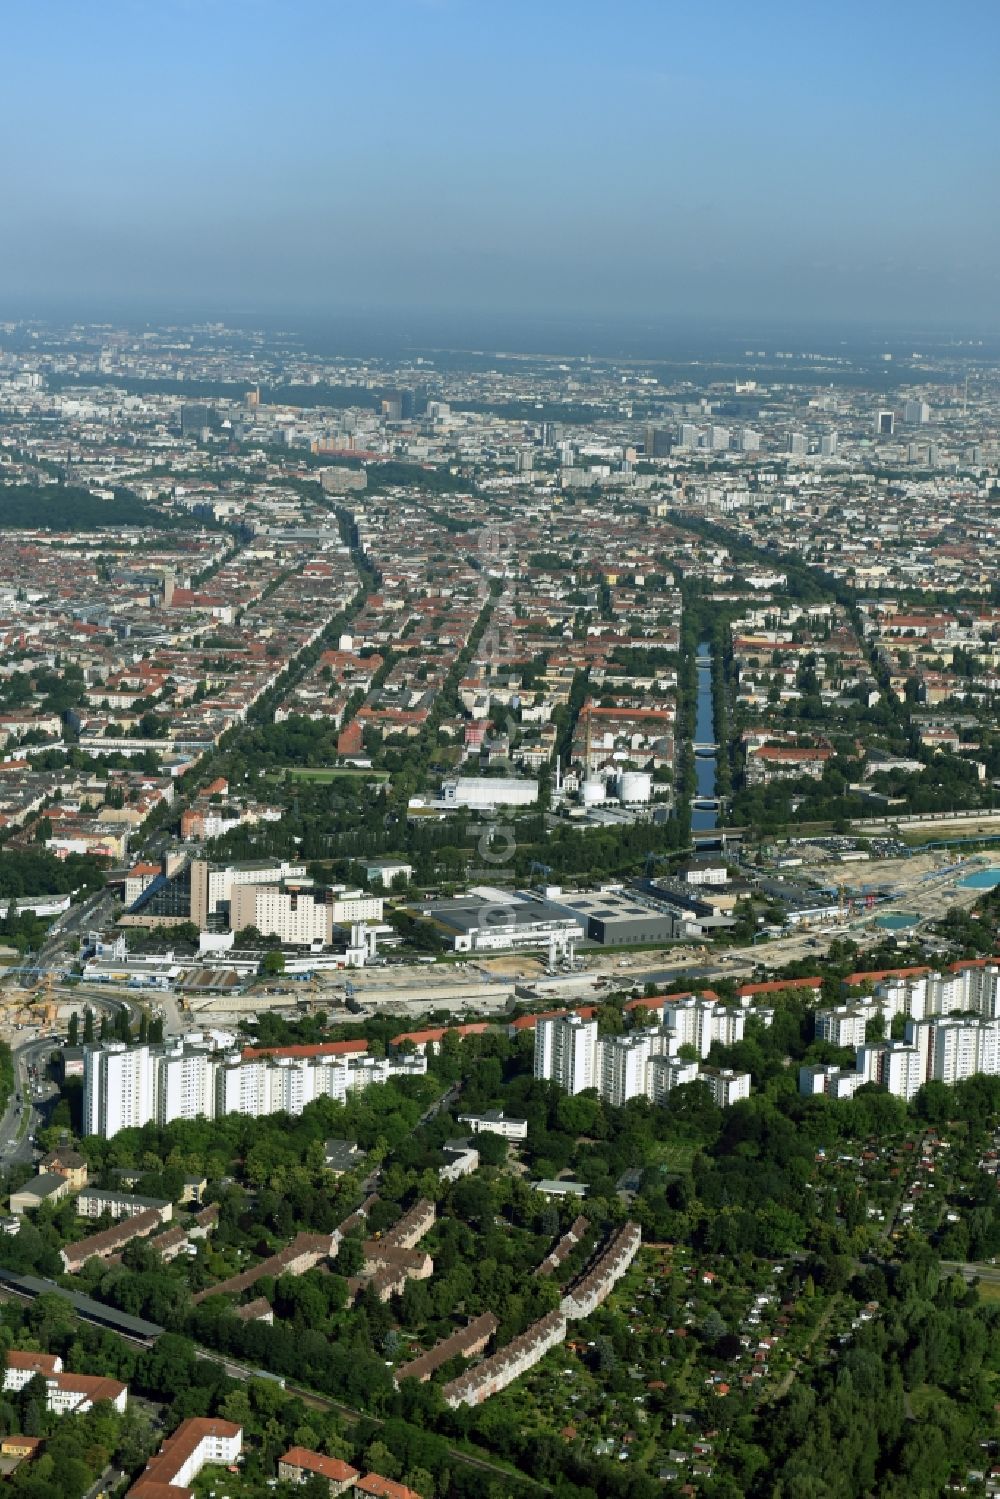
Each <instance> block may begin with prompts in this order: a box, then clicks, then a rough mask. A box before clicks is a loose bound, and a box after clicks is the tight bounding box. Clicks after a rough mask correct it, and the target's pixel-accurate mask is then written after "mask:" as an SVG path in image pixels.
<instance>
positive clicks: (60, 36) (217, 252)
mask: <svg viewBox="0 0 1000 1499" xmlns="http://www.w3.org/2000/svg"><path fill="white" fill-rule="evenodd" d="M998 44H1000V6H998V5H997V4H996V3H995V0H953V3H951V4H949V5H947V6H945V5H941V4H931V3H927V0H910V3H903V0H877V3H876V4H874V5H873V4H871V0H868V3H865V4H862V3H856V0H838V3H837V4H835V5H834V4H820V3H813V4H809V3H807V0H804V3H800V4H797V5H792V4H787V3H785V0H764V3H763V4H757V5H753V4H749V3H746V0H743V3H732V0H716V3H715V4H714V5H711V6H708V5H704V4H701V5H699V4H693V3H687V0H658V3H651V0H617V3H612V0H607V3H592V0H533V3H529V0H365V3H358V0H283V3H280V4H279V3H276V0H241V3H235V0H160V3H153V0H98V3H93V4H89V5H82V4H80V3H79V0H34V3H32V4H31V5H11V6H9V7H6V8H5V13H4V44H3V56H4V62H3V87H2V89H0V129H2V131H3V140H4V155H3V163H4V164H3V171H2V175H0V207H2V226H0V310H6V309H7V308H11V309H15V310H17V309H21V308H23V307H26V306H32V305H37V306H38V308H39V310H44V309H45V307H47V306H53V305H59V306H62V307H66V308H69V307H73V306H76V305H79V307H80V310H81V312H86V311H87V310H89V309H90V308H96V307H99V306H106V307H107V308H108V310H109V312H113V311H114V310H115V309H116V308H118V307H121V308H132V309H146V310H148V311H149V313H150V315H155V314H156V313H157V312H158V311H159V310H161V309H168V308H169V309H172V310H173V309H183V308H185V307H190V308H191V309H192V310H193V311H194V310H197V311H199V312H206V311H216V312H217V313H218V315H224V314H225V313H226V312H227V311H230V310H247V311H254V310H259V311H260V312H261V313H268V314H271V315H281V314H282V313H283V312H288V313H289V314H290V315H291V314H296V315H302V314H306V315H308V314H310V313H311V312H313V311H326V310H330V311H332V310H336V309H340V308H353V309H358V308H362V309H363V308H366V307H370V308H374V309H383V310H386V309H388V310H391V309H394V308H398V309H418V310H423V311H424V312H427V313H429V314H433V313H434V312H436V311H446V312H449V313H452V314H461V313H463V312H464V311H470V312H477V313H478V312H487V313H490V314H498V315H500V316H506V315H511V316H513V315H515V314H516V315H517V316H523V317H532V316H550V315H558V316H560V317H572V316H573V315H575V314H578V313H579V314H583V313H586V314H587V315H588V316H594V317H606V318H610V319H614V318H616V317H620V318H623V319H643V318H650V319H660V318H662V319H670V318H675V317H684V318H695V319H697V318H699V317H711V318H716V319H723V320H724V319H726V318H744V319H749V318H751V317H753V318H757V319H767V318H775V319H778V318H780V319H783V320H788V321H791V322H795V321H799V322H802V323H811V322H813V323H814V322H830V321H836V320H838V319H845V320H850V321H852V322H855V323H862V322H876V323H877V322H885V323H887V324H888V323H896V324H899V323H906V324H909V325H911V326H933V325H948V324H949V323H954V324H956V325H959V324H961V325H963V326H971V327H982V328H983V329H984V330H996V329H998V328H1000V254H998V250H997V246H998V238H1000V236H998V230H1000V103H998V99H1000V91H998V88H997V84H996V77H995V74H996V66H997V60H998V57H1000V45H998Z"/></svg>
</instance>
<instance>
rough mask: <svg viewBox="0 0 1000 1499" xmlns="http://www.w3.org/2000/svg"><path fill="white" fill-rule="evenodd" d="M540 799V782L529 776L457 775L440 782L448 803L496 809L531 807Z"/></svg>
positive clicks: (442, 794) (481, 810)
mask: <svg viewBox="0 0 1000 1499" xmlns="http://www.w3.org/2000/svg"><path fill="white" fill-rule="evenodd" d="M537 800H538V782H537V781H533V780H531V779H530V778H528V777H526V776H457V777H455V778H454V779H453V780H448V781H445V782H444V783H443V784H442V786H441V801H442V804H443V805H444V806H446V807H450V808H456V807H468V808H469V809H470V810H471V811H473V812H493V811H495V810H496V808H497V807H530V806H533V805H534V803H535V802H537Z"/></svg>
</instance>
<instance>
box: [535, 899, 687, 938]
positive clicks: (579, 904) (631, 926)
mask: <svg viewBox="0 0 1000 1499" xmlns="http://www.w3.org/2000/svg"><path fill="white" fill-rule="evenodd" d="M545 901H546V904H547V905H548V906H550V907H551V908H552V909H553V910H554V911H559V912H561V913H562V914H563V915H565V916H570V917H572V918H573V919H574V920H576V921H579V923H580V925H581V928H582V930H583V933H584V935H585V937H586V938H587V940H588V941H589V942H599V943H600V944H601V945H602V946H605V947H627V946H641V945H644V944H650V945H652V944H656V943H660V942H670V941H672V940H673V939H674V938H675V937H677V936H679V935H680V928H681V921H680V918H679V917H678V916H677V914H676V913H675V912H673V911H671V910H669V909H668V908H667V907H666V906H664V905H662V904H658V903H657V902H656V901H654V900H652V899H650V898H649V897H648V896H644V895H639V894H636V893H634V892H631V891H628V890H626V889H624V887H623V886H621V885H611V886H608V887H607V888H606V889H601V890H597V891H579V892H575V893H572V894H565V893H564V892H563V890H562V889H561V887H560V886H558V885H550V886H548V887H547V888H546V890H545Z"/></svg>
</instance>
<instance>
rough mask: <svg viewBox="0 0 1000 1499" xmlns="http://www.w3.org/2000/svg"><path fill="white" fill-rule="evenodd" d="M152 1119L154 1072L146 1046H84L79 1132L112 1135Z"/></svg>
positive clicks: (150, 1055) (150, 1052)
mask: <svg viewBox="0 0 1000 1499" xmlns="http://www.w3.org/2000/svg"><path fill="white" fill-rule="evenodd" d="M154 1117H155V1069H154V1066H153V1054H152V1051H151V1049H150V1048H149V1047H148V1046H134V1047H127V1046H124V1045H122V1044H118V1045H114V1046H102V1047H88V1048H86V1051H85V1061H84V1078H83V1132H84V1134H85V1135H107V1136H110V1135H116V1134H117V1133H118V1131H119V1130H122V1129H137V1128H140V1127H141V1126H142V1125H144V1124H148V1123H149V1122H150V1120H151V1119H153V1118H154Z"/></svg>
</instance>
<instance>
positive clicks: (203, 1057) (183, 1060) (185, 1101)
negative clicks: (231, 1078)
mask: <svg viewBox="0 0 1000 1499" xmlns="http://www.w3.org/2000/svg"><path fill="white" fill-rule="evenodd" d="M153 1065H154V1076H155V1080H156V1088H155V1093H156V1119H157V1123H158V1124H167V1123H169V1121H170V1120H172V1119H197V1118H198V1117H199V1115H202V1114H203V1115H204V1116H205V1118H206V1119H211V1118H212V1116H213V1114H214V1113H215V1072H216V1063H215V1058H214V1057H213V1055H212V1053H211V1052H210V1051H207V1050H202V1049H196V1050H188V1049H182V1050H179V1051H171V1052H168V1053H167V1054H166V1056H154V1058H153Z"/></svg>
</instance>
